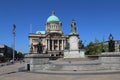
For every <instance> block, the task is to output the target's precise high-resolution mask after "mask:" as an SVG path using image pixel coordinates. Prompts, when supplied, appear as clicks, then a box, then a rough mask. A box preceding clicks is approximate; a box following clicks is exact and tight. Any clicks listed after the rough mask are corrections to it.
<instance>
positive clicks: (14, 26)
mask: <svg viewBox="0 0 120 80" xmlns="http://www.w3.org/2000/svg"><path fill="white" fill-rule="evenodd" d="M15 33H16V25H15V24H13V33H12V34H13V63H14V62H15V61H14V59H15Z"/></svg>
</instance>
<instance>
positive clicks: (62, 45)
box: [62, 40, 64, 50]
mask: <svg viewBox="0 0 120 80" xmlns="http://www.w3.org/2000/svg"><path fill="white" fill-rule="evenodd" d="M63 45H64V44H63V40H62V50H63Z"/></svg>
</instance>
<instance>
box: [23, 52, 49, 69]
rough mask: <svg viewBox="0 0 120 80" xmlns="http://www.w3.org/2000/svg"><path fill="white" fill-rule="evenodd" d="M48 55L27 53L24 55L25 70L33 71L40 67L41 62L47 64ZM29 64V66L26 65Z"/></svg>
mask: <svg viewBox="0 0 120 80" xmlns="http://www.w3.org/2000/svg"><path fill="white" fill-rule="evenodd" d="M49 58H50V55H48V54H28V55H26V56H25V62H26V64H25V68H26V70H30V71H35V70H36V69H37V68H39V69H41V70H42V68H43V67H41V66H42V65H43V64H48V62H49ZM28 65H29V66H28Z"/></svg>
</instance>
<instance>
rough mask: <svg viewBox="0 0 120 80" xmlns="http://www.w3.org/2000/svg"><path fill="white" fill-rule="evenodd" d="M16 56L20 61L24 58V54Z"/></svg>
mask: <svg viewBox="0 0 120 80" xmlns="http://www.w3.org/2000/svg"><path fill="white" fill-rule="evenodd" d="M16 56H17V58H19V59H21V58H24V54H22V53H21V52H18V53H17V55H16Z"/></svg>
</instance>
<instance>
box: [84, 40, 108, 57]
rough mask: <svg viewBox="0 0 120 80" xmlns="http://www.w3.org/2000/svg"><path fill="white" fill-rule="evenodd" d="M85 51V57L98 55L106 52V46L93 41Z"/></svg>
mask: <svg viewBox="0 0 120 80" xmlns="http://www.w3.org/2000/svg"><path fill="white" fill-rule="evenodd" d="M85 49H86V54H87V55H99V54H100V53H102V52H107V51H108V45H105V44H104V43H103V42H99V41H98V40H97V39H95V41H94V42H90V43H89V44H88V45H87V46H86V48H85Z"/></svg>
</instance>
